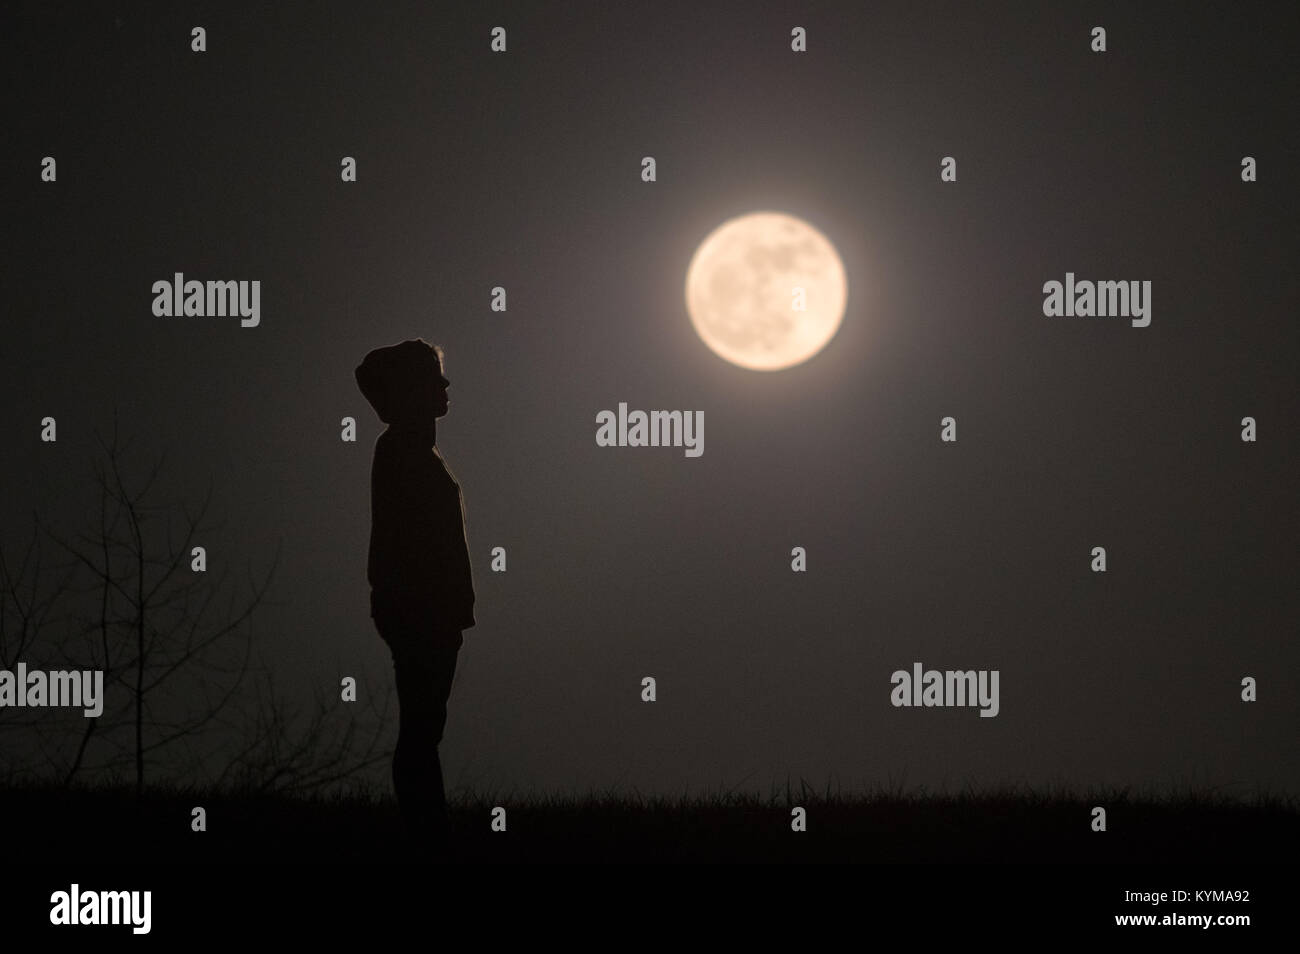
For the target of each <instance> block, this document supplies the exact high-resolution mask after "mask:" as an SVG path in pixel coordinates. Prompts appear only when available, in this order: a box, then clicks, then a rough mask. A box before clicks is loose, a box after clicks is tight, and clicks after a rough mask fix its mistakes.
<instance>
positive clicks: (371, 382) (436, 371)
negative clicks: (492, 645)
mask: <svg viewBox="0 0 1300 954" xmlns="http://www.w3.org/2000/svg"><path fill="white" fill-rule="evenodd" d="M442 371H443V368H442V352H441V351H440V350H438V349H436V348H434V347H433V346H431V345H429V344H427V343H426V342H425V341H424V340H423V339H415V340H411V341H403V342H402V343H401V344H397V345H392V346H390V347H387V348H376V349H375V350H374V351H371V352H370V353H369V354H367V355H366V357H365V360H364V361H362V362H361V364H360V366H359V367H358V368H357V369H356V379H357V386H358V387H360V389H361V393H362V394H364V395H365V397H366V400H368V401H369V402H370V405H371V407H373V408H374V409H375V413H377V414H378V415H379V418H380V420H382V421H383V422H384V423H385V424H387V425H388V429H387V430H385V431H384V433H383V434H381V435H380V436H379V439H378V440H376V441H375V458H374V464H373V466H372V469H371V477H370V488H371V490H370V492H371V497H370V506H371V510H370V516H371V526H370V554H369V558H368V560H367V566H366V576H367V578H368V579H369V581H370V587H371V592H370V615H371V616H372V617H373V618H374V619H375V622H376V625H377V626H378V627H379V630H380V635H382V636H384V638H385V639H386V640H387V639H389V637H388V636H387V635H385V630H386V629H388V628H389V627H386V626H385V625H384V624H386V623H390V622H391V623H402V622H414V621H416V620H420V621H424V622H428V623H429V624H430V625H431V626H432V627H433V628H434V629H435V630H436V631H437V632H438V634H439V635H445V634H446V633H450V632H453V631H454V632H456V633H459V632H460V631H461V630H465V629H469V628H470V627H471V626H473V625H474V579H473V573H472V571H471V569H470V561H469V546H468V543H467V541H466V530H465V526H466V521H465V503H464V499H463V497H462V495H461V491H460V484H459V483H457V481H456V478H455V477H454V476H453V475H452V472H451V470H450V469H449V468H448V467H447V464H446V462H445V461H444V460H443V459H442V455H441V454H439V453H438V448H437V446H436V445H437V425H436V420H437V418H439V417H441V416H442V415H444V414H446V413H447V405H448V402H447V396H446V386H447V384H448V383H450V382H448V381H447V379H446V378H445V377H443V373H442Z"/></svg>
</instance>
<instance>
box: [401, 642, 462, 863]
mask: <svg viewBox="0 0 1300 954" xmlns="http://www.w3.org/2000/svg"><path fill="white" fill-rule="evenodd" d="M458 635H459V634H458ZM392 645H393V646H394V649H393V667H394V672H395V675H396V679H397V697H398V706H399V718H400V722H399V728H398V736H397V748H396V751H395V752H394V753H393V787H394V789H395V790H396V792H397V801H398V806H399V808H400V810H401V812H402V817H403V819H404V820H405V821H406V823H407V825H408V827H409V828H410V829H411V830H412V832H413V833H414V834H417V835H418V836H420V837H421V838H427V839H430V840H433V841H435V842H439V843H441V842H445V840H446V836H447V799H446V792H445V791H444V789H443V779H442V763H441V761H440V760H439V758H438V744H439V743H440V742H441V741H442V734H443V729H444V728H445V726H446V722H447V698H448V696H449V695H450V693H451V685H452V682H453V680H454V679H455V672H456V659H457V655H458V653H459V650H460V640H459V638H458V639H456V640H455V641H453V642H452V643H450V644H446V643H444V644H439V643H437V642H434V641H433V640H431V639H430V638H429V636H428V634H427V633H421V634H419V638H417V639H414V640H410V641H401V640H394V641H393V643H392Z"/></svg>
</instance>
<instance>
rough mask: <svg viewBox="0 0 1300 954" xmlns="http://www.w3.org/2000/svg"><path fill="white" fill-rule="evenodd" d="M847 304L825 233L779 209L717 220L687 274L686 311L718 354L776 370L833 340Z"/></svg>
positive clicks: (837, 260)
mask: <svg viewBox="0 0 1300 954" xmlns="http://www.w3.org/2000/svg"><path fill="white" fill-rule="evenodd" d="M847 301H848V289H847V283H846V281H845V277H844V265H843V263H842V262H841V261H840V256H839V254H838V253H837V252H836V251H835V246H833V245H832V244H831V243H830V241H829V240H828V239H827V238H826V236H824V235H822V233H821V232H819V231H817V230H816V229H815V228H813V227H812V226H811V225H809V224H808V223H807V222H805V221H803V220H802V219H797V218H795V217H794V216H792V215H785V214H784V213H781V212H751V213H750V214H748V215H742V216H740V217H738V218H734V219H729V220H728V221H726V222H723V223H722V224H721V225H719V226H718V227H717V228H716V229H714V230H713V231H712V232H711V233H709V235H708V237H707V238H705V240H704V241H703V242H702V243H700V247H699V248H698V249H696V251H695V256H694V257H693V258H692V259H691V264H690V267H689V268H688V269H687V270H686V310H687V311H688V312H689V313H690V316H691V324H692V325H694V326H695V331H696V333H697V334H699V336H700V337H701V338H702V339H704V343H705V344H706V345H708V346H709V347H710V348H712V349H713V351H714V352H715V353H716V354H718V355H719V356H720V357H722V358H725V359H726V360H727V361H730V362H731V363H733V364H738V365H740V366H741V367H742V368H751V369H753V370H755V371H779V370H781V369H782V368H788V367H790V366H791V365H796V364H799V363H800V362H803V361H807V360H808V359H809V358H811V357H812V356H813V355H815V354H816V353H817V352H818V351H820V350H821V349H822V348H824V347H825V346H826V342H828V341H830V340H831V338H833V337H834V336H835V332H836V331H838V330H839V327H840V322H841V321H843V319H844V305H845V302H847Z"/></svg>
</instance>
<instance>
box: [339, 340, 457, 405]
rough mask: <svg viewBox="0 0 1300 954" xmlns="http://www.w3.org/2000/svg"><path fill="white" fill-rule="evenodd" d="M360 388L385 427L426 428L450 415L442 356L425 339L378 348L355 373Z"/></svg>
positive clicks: (447, 384) (439, 349) (438, 350)
mask: <svg viewBox="0 0 1300 954" xmlns="http://www.w3.org/2000/svg"><path fill="white" fill-rule="evenodd" d="M356 379H357V386H358V387H360V388H361V393H362V394H364V395H365V397H366V400H367V401H369V402H370V405H371V407H373V408H374V409H375V413H376V414H378V415H379V419H380V420H382V421H383V422H384V423H385V424H424V423H429V422H431V421H433V420H436V419H437V418H440V417H442V416H443V415H444V414H446V413H447V408H448V406H449V404H450V401H449V400H448V398H447V388H448V386H450V384H451V381H449V380H448V379H447V377H446V375H445V374H444V373H443V352H442V348H440V347H438V346H437V345H431V344H429V343H427V342H426V341H425V340H424V339H423V338H416V339H412V340H409V341H403V342H402V343H401V344H396V345H391V346H389V347H387V348H376V349H375V350H374V351H371V352H370V353H369V354H367V355H366V357H365V360H364V361H362V362H361V364H360V366H358V367H357V369H356Z"/></svg>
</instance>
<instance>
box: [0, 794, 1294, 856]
mask: <svg viewBox="0 0 1300 954" xmlns="http://www.w3.org/2000/svg"><path fill="white" fill-rule="evenodd" d="M196 805H200V806H202V807H203V808H205V809H206V811H207V831H206V832H201V833H200V832H193V831H191V829H190V821H191V810H192V808H193V807H194V806H196ZM496 805H500V806H502V807H504V808H505V809H506V813H507V815H506V822H507V830H506V831H505V832H494V831H492V830H491V827H490V822H491V810H492V808H493V806H496ZM795 805H800V806H803V807H804V808H806V810H807V818H808V823H807V827H808V830H807V831H806V832H799V833H797V832H793V831H791V829H790V818H791V816H790V809H791V807H793V806H795ZM1096 805H1101V806H1103V807H1105V808H1106V816H1107V817H1106V823H1107V831H1105V832H1094V831H1092V830H1091V818H1092V808H1093V806H1096ZM0 818H3V820H4V829H5V832H6V835H5V844H6V852H7V853H8V852H10V851H30V852H34V853H35V854H36V855H38V856H46V857H48V856H51V853H54V855H53V856H55V857H60V858H65V859H69V860H73V859H86V860H99V859H109V858H111V859H113V860H114V861H115V862H118V863H120V862H124V861H133V862H135V861H138V862H165V863H195V864H203V863H213V862H216V863H235V864H248V863H255V864H292V863H303V862H307V863H311V862H337V861H340V860H344V859H350V860H356V861H368V862H383V863H399V862H403V861H410V860H419V859H412V858H411V856H410V855H409V854H408V853H407V852H408V850H409V849H408V845H409V842H410V840H409V839H407V838H406V837H405V835H404V832H403V828H402V824H401V819H400V817H399V816H398V814H397V809H396V805H395V803H394V802H393V801H392V799H391V798H389V797H388V796H386V795H383V796H375V795H371V796H351V797H347V798H341V797H339V798H330V799H305V798H291V797H286V796H279V795H261V794H248V795H234V794H217V793H213V792H207V793H192V792H185V791H179V790H177V791H160V790H152V791H149V790H147V791H146V793H145V795H144V797H143V799H142V800H141V801H140V802H139V804H138V805H137V802H136V798H135V795H134V791H133V790H132V789H130V788H120V789H119V788H99V789H72V790H65V789H61V788H54V787H51V788H38V787H31V788H21V789H13V788H10V789H0ZM452 823H453V827H454V835H453V851H454V856H453V860H456V861H461V862H466V863H511V862H543V863H553V862H564V861H574V862H634V863H635V862H647V861H685V862H722V861H739V862H869V863H881V862H883V863H899V862H904V863H905V862H976V863H989V862H1028V863H1035V864H1042V863H1068V864H1078V863H1084V864H1113V863H1133V862H1144V863H1145V862H1150V863H1176V864H1181V863H1230V864H1244V863H1259V862H1266V863H1283V862H1285V863H1290V862H1291V861H1292V859H1294V858H1295V857H1296V851H1297V848H1300V801H1298V800H1297V799H1295V798H1293V797H1288V796H1281V797H1263V798H1259V799H1256V800H1255V801H1253V802H1239V801H1230V800H1227V799H1224V798H1217V797H1214V796H1206V795H1196V794H1175V795H1170V796H1166V797H1163V798H1156V797H1150V796H1141V797H1138V796H1134V795H1131V794H1128V793H1125V792H1106V793H1091V794H1087V795H1080V794H1078V793H1073V794H1071V793H1050V794H1039V793H1034V792H1029V791H1014V790H1009V791H1005V792H991V793H964V794H957V795H927V794H904V793H877V794H873V795H855V796H850V795H831V796H829V797H828V796H827V794H826V793H820V794H818V793H814V792H812V791H811V790H807V791H806V794H805V795H800V790H799V789H795V790H794V791H793V792H790V793H789V794H781V795H780V796H773V797H771V798H769V799H761V798H757V797H752V796H745V797H742V796H739V795H736V796H727V795H719V796H716V797H713V798H711V799H690V800H684V799H677V800H674V799H664V798H645V799H641V800H638V799H636V798H635V797H632V798H628V797H626V796H624V795H618V796H602V795H599V794H593V795H591V796H589V797H586V798H573V797H569V798H560V797H555V798H548V797H532V796H522V797H521V796H513V795H508V796H507V795H501V796H495V797H491V798H489V797H486V796H481V797H472V798H469V799H461V800H454V801H453V810H452Z"/></svg>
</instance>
